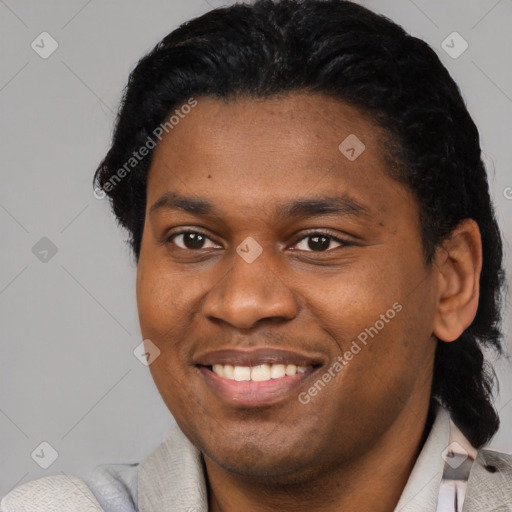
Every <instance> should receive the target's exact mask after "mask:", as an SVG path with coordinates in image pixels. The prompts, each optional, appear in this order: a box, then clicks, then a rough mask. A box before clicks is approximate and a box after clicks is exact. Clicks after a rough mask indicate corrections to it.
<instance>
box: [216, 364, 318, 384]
mask: <svg viewBox="0 0 512 512" xmlns="http://www.w3.org/2000/svg"><path fill="white" fill-rule="evenodd" d="M208 368H209V369H210V370H211V371H212V372H213V373H215V374H216V375H218V376H219V377H221V378H223V379H227V380H234V381H237V382H243V381H253V382H265V381H269V380H273V379H282V378H285V377H293V376H294V375H296V374H301V373H308V372H310V371H312V370H313V365H309V366H297V365H295V364H291V363H290V364H259V365H256V366H233V365H231V364H214V365H212V366H210V367H208Z"/></svg>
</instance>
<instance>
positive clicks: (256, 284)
mask: <svg viewBox="0 0 512 512" xmlns="http://www.w3.org/2000/svg"><path fill="white" fill-rule="evenodd" d="M264 254H265V251H264V252H263V254H262V255H261V256H259V258H258V259H256V260H255V261H253V262H252V263H248V262H246V261H245V260H244V259H242V258H241V257H240V256H239V255H238V254H235V255H234V257H233V262H232V264H231V265H230V267H229V268H228V270H227V271H226V272H225V273H224V274H223V275H222V277H221V278H220V279H219V280H218V281H217V283H216V284H215V285H214V286H212V288H211V289H210V291H209V292H208V293H207V295H206V297H205V301H204V303H203V314H204V315H205V316H206V317H208V318H210V319H216V320H221V321H223V322H226V323H228V324H230V325H231V326H233V327H236V328H238V329H251V328H253V327H255V326H256V325H257V324H258V323H262V322H263V321H265V320H267V321H274V322H276V321H287V320H292V319H293V318H295V317H296V316H297V313H298V305H297V302H296V300H295V297H294V294H293V293H292V290H290V288H289V287H288V286H286V284H285V282H284V280H283V278H282V277H281V276H279V269H278V265H277V264H275V262H272V261H271V260H272V258H271V256H268V257H266V256H264Z"/></svg>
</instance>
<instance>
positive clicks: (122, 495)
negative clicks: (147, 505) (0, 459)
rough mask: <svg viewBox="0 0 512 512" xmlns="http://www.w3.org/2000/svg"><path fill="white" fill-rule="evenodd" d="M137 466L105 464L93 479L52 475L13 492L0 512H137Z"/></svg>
mask: <svg viewBox="0 0 512 512" xmlns="http://www.w3.org/2000/svg"><path fill="white" fill-rule="evenodd" d="M136 503H137V464H117V465H102V466H99V467H97V468H96V469H95V470H94V472H93V473H92V475H91V476H90V478H85V479H82V478H79V477H77V476H73V475H64V474H62V475H52V476H46V477H43V478H39V479H37V480H32V481H30V482H27V483H25V484H23V485H20V486H18V487H16V488H15V489H13V490H12V491H11V492H10V493H9V494H7V496H5V497H4V498H3V499H2V501H1V502H0V512H57V511H60V512H61V511H63V510H65V511H66V512H75V511H76V512H135V511H136V510H137V506H136Z"/></svg>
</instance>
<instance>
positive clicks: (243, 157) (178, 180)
mask: <svg viewBox="0 0 512 512" xmlns="http://www.w3.org/2000/svg"><path fill="white" fill-rule="evenodd" d="M196 101H197V105H196V106H195V107H194V108H192V109H191V110H190V112H189V113H187V114H184V115H182V117H180V120H179V122H178V123H177V124H175V125H174V126H173V128H172V129H171V130H169V133H167V134H165V136H164V137H163V138H162V140H161V142H159V144H158V145H157V147H156V149H155V153H154V156H153V161H152V165H151V169H150V172H149V178H148V205H149V207H151V205H152V204H153V203H154V202H155V201H157V200H158V199H159V197H160V196H161V195H162V194H164V193H166V192H169V191H171V192H178V193H180V194H181V195H184V196H189V197H190V196H200V197H209V198H215V199H216V200H217V202H220V203H222V204H223V205H229V204H233V205H238V207H240V208H242V209H244V208H248V207H258V206H259V207H260V208H263V207H264V206H265V205H264V203H269V202H272V201H275V202H279V201H285V200H286V199H287V198H289V197H290V196H294V197H306V196H315V195H317V196H327V195H333V192H336V193H342V194H349V195H352V196H354V195H355V196H357V195H359V196H360V197H359V198H360V199H364V197H363V196H367V197H371V196H372V194H373V195H376V196H379V195H382V193H383V192H385V187H395V188H400V187H401V186H400V185H399V184H398V183H397V182H395V181H394V180H391V179H390V178H389V177H388V176H387V174H386V167H385V166H386V158H385V156H386V153H385V150H386V137H385V133H384V132H383V130H382V129H381V128H380V127H378V126H377V124H376V123H375V122H373V120H372V119H371V118H370V117H369V116H367V115H365V114H363V113H362V112H360V111H359V110H357V109H355V108H354V107H351V106H349V105H346V104H344V103H342V102H341V101H339V100H337V99H334V98H330V97H326V96H323V95H313V94H307V93H293V94H287V95H284V96H275V97H271V98H268V99H254V98H247V97H242V98H237V99H234V100H222V99H215V98H210V97H198V98H197V99H196ZM361 202H364V201H361Z"/></svg>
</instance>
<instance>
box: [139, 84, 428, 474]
mask: <svg viewBox="0 0 512 512" xmlns="http://www.w3.org/2000/svg"><path fill="white" fill-rule="evenodd" d="M350 135H352V136H354V135H355V136H356V137H357V139H359V140H360V141H361V142H362V143H363V144H364V146H365V149H364V151H363V152H362V153H360V154H359V156H357V154H358V152H360V151H361V149H362V146H360V145H358V144H359V143H357V141H356V140H355V139H354V138H353V137H352V138H350V139H348V142H347V143H346V144H345V145H342V149H341V150H340V149H339V145H340V143H341V142H342V141H344V140H345V139H346V138H347V137H348V136H350ZM354 141H355V142H354ZM385 144H386V142H385V137H384V136H383V134H382V132H381V130H379V129H378V128H377V127H376V125H374V124H373V122H372V121H371V120H370V119H369V118H367V117H364V116H363V115H362V114H361V113H360V112H358V111H357V110H355V109H353V108H351V107H349V106H347V105H345V104H343V103H341V102H339V101H336V100H334V99H329V98H326V97H323V96H319V95H306V94H298V93H296V94H292V95H289V96H285V97H281V98H272V99H268V100H251V99H238V100H236V101H234V100H233V101H231V102H223V101H220V100H216V99H212V98H197V106H195V107H194V108H193V109H192V110H191V112H190V113H189V114H187V115H186V116H185V117H184V118H183V119H180V121H179V123H178V124H177V125H176V126H174V128H173V129H172V130H171V131H170V132H169V134H167V135H166V136H165V137H164V138H163V139H162V141H161V142H160V143H159V145H158V146H157V148H156V149H155V154H154V157H153V161H152V165H151V169H150V172H149V178H148V187H147V208H146V218H145V228H144V235H143V239H142V249H141V254H140V260H139V265H138V274H137V300H138V309H139V316H140V324H141V330H142V335H143V337H144V338H145V339H149V340H151V341H152V342H153V343H154V344H155V345H156V346H157V347H158V348H159V349H160V351H161V353H160V356H159V357H158V358H157V359H156V360H155V361H154V362H153V363H152V364H151V366H150V369H151V373H152V375H153V378H154V380H155V383H156V385H157V387H158V390H159V392H160V393H161V395H162V397H163V399H164V401H165V403H166V404H167V406H168V408H169V410H170V411H171V412H172V414H173V416H174V418H175V419H176V421H177V423H178V424H179V426H180V427H181V429H182V430H183V432H184V433H185V434H186V435H187V436H188V437H189V439H190V440H191V441H192V442H193V443H194V444H195V445H196V446H197V447H198V448H199V449H200V450H201V451H202V452H203V454H204V455H205V457H206V460H207V461H208V462H209V463H212V462H213V463H216V464H218V465H219V466H221V467H223V468H224V469H228V470H231V471H234V472H236V473H238V474H244V475H253V476H263V475H266V476H267V477H268V476H272V475H273V476H275V477H282V478H284V477H285V475H289V476H290V477H291V478H293V477H295V476H298V475H305V474H312V473H314V472H318V471H322V470H325V468H329V467H334V466H336V465H337V464H340V463H346V462H347V461H350V459H352V458H354V457H361V456H364V454H365V453H366V452H368V451H369V450H371V449H373V448H375V447H376V446H378V443H379V441H380V440H381V439H383V436H384V435H385V433H386V431H387V430H388V429H389V428H391V425H394V427H393V428H395V429H396V428H402V429H403V430H404V431H406V429H407V425H408V422H409V423H410V422H411V421H414V420H416V421H418V418H419V416H420V415H421V411H422V410H424V408H425V407H426V405H428V400H429V396H430V381H431V371H432V361H433V355H434V348H435V343H434V340H433V338H432V337H431V334H432V325H433V319H434V313H435V285H434V281H435V279H434V272H433V270H431V269H430V268H429V267H428V266H427V265H425V262H424V256H423V252H422V245H421V240H420V226H419V215H418V207H417V204H416V202H415V200H414V199H413V196H412V195H411V194H410V193H409V192H408V191H407V190H406V189H405V188H404V187H403V186H402V185H400V184H399V183H398V182H396V181H394V180H392V179H391V178H389V177H388V176H387V175H386V173H385V151H386V146H385ZM351 148H354V150H352V149H351ZM355 156H357V158H355V159H354V157H355ZM348 157H350V158H348ZM166 195H167V196H166ZM165 197H166V198H165ZM162 198H164V199H162ZM159 200H160V201H159ZM187 200H188V201H187ZM194 201H196V202H200V203H194ZM157 202H158V203H157ZM206 203H207V204H206ZM324 203H325V204H324ZM152 207H153V209H152ZM333 207H335V208H333ZM184 232H185V233H184ZM187 232H190V233H191V234H190V233H189V234H187ZM350 354H351V355H350ZM336 363H337V364H336ZM214 365H215V366H214ZM236 367H238V368H236ZM214 370H215V371H214ZM283 373H284V375H283ZM326 375H328V376H326ZM271 377H274V378H271ZM233 378H234V379H233ZM248 378H250V379H251V380H245V379H248ZM239 379H242V380H239ZM396 425H400V427H397V426H396Z"/></svg>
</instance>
